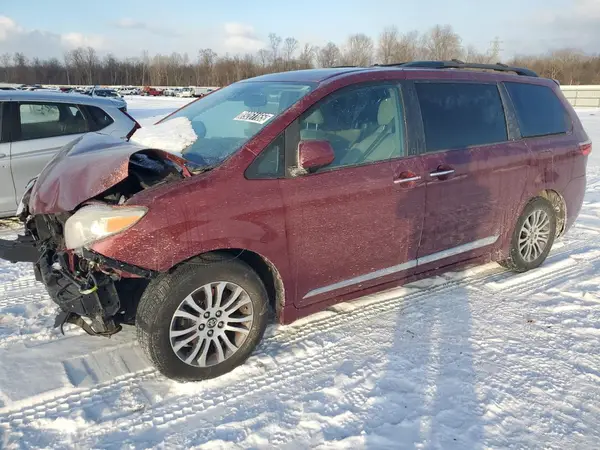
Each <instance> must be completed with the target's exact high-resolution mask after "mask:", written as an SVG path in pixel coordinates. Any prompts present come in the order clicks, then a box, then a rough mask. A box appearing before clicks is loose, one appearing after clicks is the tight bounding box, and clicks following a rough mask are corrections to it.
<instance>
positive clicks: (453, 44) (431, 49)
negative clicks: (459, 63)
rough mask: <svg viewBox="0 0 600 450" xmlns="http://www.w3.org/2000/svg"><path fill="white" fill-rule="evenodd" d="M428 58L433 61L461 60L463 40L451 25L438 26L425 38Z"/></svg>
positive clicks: (424, 45)
mask: <svg viewBox="0 0 600 450" xmlns="http://www.w3.org/2000/svg"><path fill="white" fill-rule="evenodd" d="M423 49H424V51H425V54H426V57H427V58H428V59H433V60H450V59H460V58H461V56H462V54H463V49H462V44H461V38H460V36H459V35H458V34H457V33H455V32H454V30H453V29H452V27H451V26H450V25H443V26H442V25H436V26H435V27H433V28H432V29H431V30H429V32H427V33H426V34H425V36H423Z"/></svg>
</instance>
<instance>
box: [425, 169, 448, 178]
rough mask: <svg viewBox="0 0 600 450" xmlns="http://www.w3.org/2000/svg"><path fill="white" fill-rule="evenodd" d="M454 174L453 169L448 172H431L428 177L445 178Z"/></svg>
mask: <svg viewBox="0 0 600 450" xmlns="http://www.w3.org/2000/svg"><path fill="white" fill-rule="evenodd" d="M453 173H454V169H449V170H440V171H438V172H431V173H430V174H429V176H432V177H445V176H446V175H452V174H453Z"/></svg>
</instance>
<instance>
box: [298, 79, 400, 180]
mask: <svg viewBox="0 0 600 450" xmlns="http://www.w3.org/2000/svg"><path fill="white" fill-rule="evenodd" d="M402 136H403V120H402V108H401V105H400V98H399V94H398V90H397V88H396V87H393V86H365V87H361V88H358V89H357V88H352V89H344V90H342V91H340V92H335V93H333V94H331V95H330V96H328V97H326V98H325V99H324V100H322V101H321V102H319V103H318V104H317V105H316V106H314V107H312V108H311V109H310V110H308V111H307V112H306V113H304V114H303V115H302V117H301V118H300V139H301V140H325V141H329V143H330V144H331V146H332V147H333V151H334V153H335V159H334V161H333V163H331V164H330V165H328V166H327V167H324V168H323V169H321V170H327V169H330V168H335V167H344V166H356V165H361V164H368V163H372V162H376V161H385V160H389V159H391V158H397V157H400V156H404V154H405V153H404V145H403V141H404V140H403V138H402Z"/></svg>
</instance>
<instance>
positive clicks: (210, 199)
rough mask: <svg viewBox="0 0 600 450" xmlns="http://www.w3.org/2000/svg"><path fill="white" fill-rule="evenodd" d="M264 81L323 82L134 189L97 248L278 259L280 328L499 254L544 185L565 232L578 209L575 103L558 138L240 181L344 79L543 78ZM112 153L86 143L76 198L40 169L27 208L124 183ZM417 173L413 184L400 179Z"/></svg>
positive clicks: (71, 204) (166, 260)
mask: <svg viewBox="0 0 600 450" xmlns="http://www.w3.org/2000/svg"><path fill="white" fill-rule="evenodd" d="M261 78H263V79H265V80H273V81H285V80H290V81H291V80H293V81H315V82H319V83H320V84H319V86H318V87H317V88H316V89H315V90H314V91H312V92H311V93H310V94H308V95H307V96H306V97H304V98H302V99H301V100H300V101H299V102H298V103H297V104H295V105H294V106H292V107H291V108H290V109H288V110H287V111H286V112H284V113H283V114H282V115H280V116H279V117H277V118H275V119H274V120H273V121H271V122H269V123H268V124H267V125H266V126H265V128H264V129H263V130H262V131H261V132H260V133H259V134H258V135H257V136H255V137H254V138H253V139H251V140H250V141H249V142H248V143H247V144H246V145H245V147H243V148H242V149H241V150H240V151H239V152H237V153H236V154H234V155H233V156H231V157H230V158H229V159H228V160H226V161H225V162H224V163H223V164H221V166H219V167H218V168H216V169H213V170H212V171H210V172H206V173H204V174H201V175H196V176H193V177H190V178H187V179H184V180H181V181H177V182H172V183H169V184H167V185H162V186H159V187H155V188H152V189H148V190H145V191H142V192H140V193H138V194H137V195H135V196H133V197H132V198H131V199H129V201H128V202H127V204H129V205H142V206H147V207H148V208H149V211H148V214H147V215H146V216H145V217H144V218H143V219H142V220H141V221H139V222H138V223H137V224H136V225H135V226H134V227H132V228H130V229H128V230H126V231H125V232H123V233H121V234H118V235H115V236H112V237H110V238H107V239H104V240H103V241H99V242H96V243H95V244H94V245H93V247H92V249H93V250H95V251H97V252H99V253H101V254H103V255H106V256H108V257H111V258H114V259H116V260H119V261H123V262H126V263H129V264H133V265H136V266H140V267H143V268H147V269H152V270H157V271H161V272H165V271H168V270H170V269H171V268H173V267H174V266H176V265H177V264H180V263H181V262H183V261H186V260H189V259H191V258H193V257H194V256H197V255H199V254H202V253H205V252H208V251H213V250H219V249H245V250H249V251H253V252H255V253H258V254H259V255H261V256H263V257H264V258H265V259H267V260H268V261H270V262H271V263H272V264H273V265H274V266H275V267H276V269H277V271H278V273H279V276H280V277H281V280H282V282H283V285H284V287H285V293H286V299H285V306H284V307H283V309H282V310H281V312H280V320H281V321H283V322H285V323H289V322H291V321H293V320H295V319H297V318H299V317H301V316H304V315H308V314H311V313H313V312H316V311H318V310H321V309H322V308H324V307H326V306H327V305H330V304H332V303H335V302H338V301H342V300H347V299H349V298H355V297H358V296H360V295H364V294H366V293H371V292H375V291H378V290H381V289H384V288H388V287H392V286H396V285H399V284H403V283H405V282H407V281H411V280H414V279H418V278H422V277H425V276H430V275H431V274H433V273H437V271H445V270H449V269H451V268H454V267H458V266H459V265H462V264H465V263H466V262H473V261H488V260H490V258H492V257H493V258H494V259H499V258H501V257H503V255H505V254H506V252H507V248H508V243H509V240H510V236H511V234H512V232H513V227H514V224H515V222H516V220H517V218H518V216H519V215H520V213H521V211H522V209H523V207H524V206H525V204H526V203H527V202H528V201H529V200H530V199H531V198H533V197H535V196H536V195H538V194H539V193H540V192H541V191H542V190H544V189H553V190H556V191H557V192H558V193H559V194H561V195H562V197H563V198H564V200H565V204H566V207H567V215H568V216H567V227H569V226H571V224H572V223H573V221H574V220H575V217H576V216H577V214H578V213H579V210H580V208H581V203H582V201H583V194H584V191H585V176H582V175H584V174H585V164H586V162H587V157H586V156H583V155H581V154H578V153H576V150H577V144H578V143H580V142H583V141H585V140H586V139H587V136H586V135H585V132H584V131H583V128H582V127H581V124H580V123H579V121H578V119H577V117H576V115H575V113H574V112H573V110H572V108H570V107H567V109H568V111H570V114H571V117H572V118H573V123H574V128H573V132H572V133H570V134H568V135H565V136H555V137H552V136H551V137H544V138H537V139H523V140H515V141H509V142H505V143H502V144H498V145H489V146H482V147H476V148H470V149H468V150H463V151H448V152H437V153H430V154H423V155H416V156H411V157H406V158H402V159H397V160H390V161H384V162H378V163H373V164H369V165H363V166H358V167H352V168H344V169H342V170H330V171H323V172H320V173H316V174H309V175H304V176H298V177H288V178H282V179H263V180H249V179H246V178H245V176H244V173H245V170H246V169H247V168H248V166H249V165H250V164H251V163H252V161H253V160H254V159H255V158H256V156H257V155H258V154H259V153H260V152H261V151H262V150H263V149H264V148H265V147H266V146H267V145H268V144H269V143H270V142H271V141H273V139H275V138H276V137H277V136H278V135H279V134H280V133H281V132H282V131H284V130H285V129H286V127H288V125H290V124H291V123H292V122H293V121H294V120H296V119H297V118H298V117H299V115H300V114H302V113H303V112H304V111H306V110H307V109H308V108H309V107H311V106H312V105H313V104H314V103H316V102H317V101H319V100H320V99H322V98H323V97H325V96H326V95H328V94H330V93H332V92H333V91H335V90H337V89H340V88H342V87H345V86H349V85H353V84H355V83H360V82H375V81H389V80H397V81H398V82H401V81H402V80H403V79H409V80H413V79H430V80H435V79H439V80H473V81H477V80H485V81H486V82H489V81H498V82H500V81H519V82H526V83H535V84H544V85H546V86H551V87H552V89H558V88H557V87H556V85H555V83H554V82H552V81H551V80H543V79H536V78H531V79H530V78H529V77H522V76H516V75H508V74H504V73H498V74H490V73H485V74H482V73H476V72H470V71H452V70H422V69H418V70H416V69H415V70H397V69H369V70H367V69H345V70H339V71H338V72H337V73H336V72H333V71H331V70H324V71H313V72H298V73H296V74H294V73H287V74H277V75H267V76H265V77H261ZM561 98H562V97H561ZM563 101H565V100H563ZM407 131H408V132H409V133H411V132H412V131H411V130H410V129H409V130H407ZM138 150H139V148H138ZM110 151H111V150H110V148H109V150H107V152H108V153H110ZM113 151H114V153H113V155H114V156H113V158H112V161H111V162H110V163H109V162H108V160H106V159H104V158H101V157H99V156H98V157H97V160H96V159H93V160H92V161H97V162H98V166H96V167H94V163H93V162H92V163H90V159H89V158H90V157H92V158H93V157H94V153H93V152H91V153H90V154H89V156H87V164H83V163H81V166H77V165H76V166H75V167H76V168H78V170H76V173H77V174H78V175H77V180H78V181H77V182H76V185H77V186H78V187H77V188H76V189H73V187H71V191H77V190H81V191H82V192H81V193H77V192H67V189H66V184H64V183H65V182H64V180H65V178H64V173H68V172H69V171H72V170H73V169H72V167H73V166H71V169H66V168H64V167H56V168H52V167H51V168H50V170H48V174H46V173H44V174H43V176H44V179H42V182H41V183H40V187H39V190H40V192H39V193H37V194H36V195H37V198H36V200H35V202H36V204H35V208H34V211H36V212H38V213H41V212H49V213H51V212H58V211H59V210H63V211H64V210H72V209H73V208H75V207H77V205H78V204H80V203H81V202H82V201H83V200H85V198H83V197H85V195H87V194H89V193H90V192H96V191H98V192H96V194H98V193H100V192H102V190H103V189H102V186H107V185H110V183H113V182H114V181H115V180H120V179H122V178H123V176H124V170H125V167H126V163H127V160H128V158H129V157H130V155H131V154H132V152H133V151H134V149H133V148H130V146H129V145H127V144H122V146H121V147H115V149H114V150H113ZM72 160H73V161H75V160H76V158H73V159H72ZM65 162H66V161H65ZM100 164H103V165H102V166H101V165H100ZM88 165H89V167H88ZM57 166H58V164H57ZM61 166H64V164H62V165H61ZM84 166H86V167H84ZM99 167H102V169H101V170H102V171H103V175H102V177H100V176H99V175H94V177H93V182H92V181H90V182H89V184H90V185H89V186H88V185H86V182H85V181H84V180H85V178H84V175H85V176H92V174H93V173H94V172H96V171H98V170H99ZM444 168H452V169H454V170H455V173H454V174H452V175H451V176H448V177H439V178H436V177H432V176H430V173H431V172H432V171H435V170H438V169H444ZM45 172H46V171H45ZM63 172H64V173H63ZM581 172H583V173H581ZM413 176H420V177H421V179H420V180H418V181H414V182H409V183H398V181H399V180H401V179H402V178H408V177H411V178H412V177H413ZM71 186H74V185H73V184H72V185H71ZM79 186H83V188H82V189H80V187H79ZM104 189H106V188H104ZM55 192H58V194H55ZM84 193H85V194H84ZM490 236H498V240H497V241H496V242H495V243H494V244H493V245H488V246H485V247H481V248H478V249H473V250H471V251H466V252H464V253H461V254H460V255H455V256H451V257H448V258H443V259H440V260H438V261H434V262H431V263H429V264H423V265H420V266H417V267H415V266H411V265H410V264H407V265H406V267H403V266H401V268H400V269H398V270H395V271H391V272H389V273H388V272H381V276H379V277H377V278H371V279H366V280H365V281H361V282H359V283H356V284H353V285H346V286H343V285H340V286H339V287H338V288H332V289H330V290H325V291H323V290H322V288H323V287H327V286H331V285H335V284H336V283H341V282H343V281H345V280H348V279H350V278H355V277H361V276H364V275H367V274H370V273H373V272H376V271H385V269H388V268H390V267H394V266H400V265H404V264H405V263H410V262H411V261H415V260H417V258H419V257H421V258H422V257H425V256H428V255H431V254H432V253H436V252H441V251H444V250H447V249H449V248H452V247H456V246H459V245H463V244H468V243H471V242H473V241H477V240H479V239H484V238H488V237H490ZM315 290H316V292H312V295H307V294H311V291H315Z"/></svg>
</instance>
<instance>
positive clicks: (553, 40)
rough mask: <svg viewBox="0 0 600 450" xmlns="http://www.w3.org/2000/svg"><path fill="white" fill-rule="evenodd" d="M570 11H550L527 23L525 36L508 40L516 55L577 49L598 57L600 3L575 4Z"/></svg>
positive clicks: (576, 1)
mask: <svg viewBox="0 0 600 450" xmlns="http://www.w3.org/2000/svg"><path fill="white" fill-rule="evenodd" d="M571 3H572V4H571V5H570V7H563V8H560V9H547V10H544V11H541V12H539V13H537V14H536V15H535V16H533V17H525V18H524V19H523V29H524V30H525V31H524V33H526V35H524V34H522V35H521V36H518V37H515V38H514V39H507V44H508V45H507V46H508V47H509V49H507V50H511V51H512V52H514V53H541V52H547V51H551V50H556V49H560V48H576V49H581V50H583V51H585V52H590V53H597V52H598V42H599V41H600V1H598V0H572V2H571Z"/></svg>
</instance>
